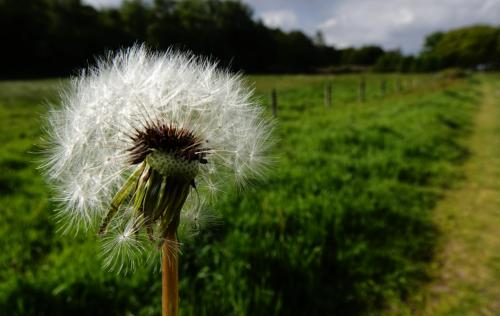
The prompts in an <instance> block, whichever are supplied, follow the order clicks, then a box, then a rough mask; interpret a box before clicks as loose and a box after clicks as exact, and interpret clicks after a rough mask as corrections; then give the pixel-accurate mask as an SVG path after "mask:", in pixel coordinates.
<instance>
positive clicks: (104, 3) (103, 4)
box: [83, 0, 123, 8]
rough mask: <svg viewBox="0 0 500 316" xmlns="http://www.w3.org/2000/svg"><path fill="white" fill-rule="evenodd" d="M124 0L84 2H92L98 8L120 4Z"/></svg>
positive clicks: (88, 1)
mask: <svg viewBox="0 0 500 316" xmlns="http://www.w3.org/2000/svg"><path fill="white" fill-rule="evenodd" d="M122 2H123V0H83V3H86V4H90V5H91V6H94V7H96V8H107V7H116V6H119V5H120V4H121V3H122Z"/></svg>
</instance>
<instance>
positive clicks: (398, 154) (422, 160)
mask: <svg viewBox="0 0 500 316" xmlns="http://www.w3.org/2000/svg"><path fill="white" fill-rule="evenodd" d="M381 78H382V77H381V76H377V75H369V76H367V79H366V80H367V99H368V102H366V103H363V104H362V103H359V102H357V101H356V98H357V97H356V94H357V82H358V80H359V77H357V76H340V77H326V76H253V77H249V78H248V80H249V81H250V82H252V81H256V84H255V88H256V92H257V97H258V98H260V99H261V100H262V101H263V103H264V106H268V103H269V101H268V99H267V97H268V95H269V91H270V89H272V88H276V89H277V91H278V96H279V111H278V115H279V117H278V125H277V130H276V136H277V138H278V139H279V141H278V145H277V146H276V155H277V156H278V157H279V162H278V163H277V164H276V168H275V171H274V172H273V173H272V174H270V175H269V180H268V181H267V182H263V183H260V184H258V185H257V186H256V187H255V188H252V189H250V190H247V191H245V192H243V194H241V193H240V194H237V193H235V192H229V193H228V194H226V195H224V196H222V197H221V198H220V201H219V202H218V205H216V206H215V209H216V210H217V211H218V212H219V213H220V215H221V219H222V223H221V225H218V226H217V227H215V228H213V229H212V230H209V231H206V232H203V234H202V235H201V237H200V238H199V240H197V242H196V243H190V244H186V245H185V246H184V248H183V255H182V256H181V267H180V269H181V271H180V274H181V311H182V312H183V314H184V315H273V314H275V315H306V314H307V315H329V314H333V313H338V314H342V315H362V314H377V313H378V312H379V311H381V310H383V309H384V308H385V307H386V306H387V305H388V304H390V303H391V302H400V301H404V300H405V298H406V297H407V296H408V294H409V293H410V292H412V291H413V290H414V289H415V288H416V287H418V286H419V284H420V283H421V282H422V281H423V280H425V279H426V271H427V267H428V262H429V261H430V260H431V259H432V258H433V252H434V249H435V242H436V235H437V231H436V227H435V225H434V224H433V222H432V208H433V207H434V205H435V203H436V201H437V200H438V199H439V198H440V196H441V195H442V192H443V189H445V188H446V187H448V186H449V185H451V184H452V183H453V181H454V179H457V178H458V177H459V176H460V174H459V173H458V172H457V170H459V169H458V168H457V165H458V164H460V163H462V162H463V161H464V160H465V159H466V158H467V149H466V148H465V147H464V146H463V145H461V142H460V141H461V140H462V139H464V137H465V136H466V135H467V134H468V132H469V130H470V126H471V121H472V117H473V114H474V113H475V112H476V108H477V106H476V104H477V102H478V99H479V96H480V95H479V92H478V85H477V83H475V82H473V81H456V82H447V83H444V82H441V81H435V79H434V78H432V77H428V76H411V78H415V82H417V80H418V82H419V84H418V85H416V86H415V87H414V89H412V90H410V89H406V90H405V91H404V92H402V93H398V92H397V91H395V90H394V88H391V87H394V86H395V82H396V81H395V80H396V78H397V77H396V76H391V75H387V76H385V78H387V79H388V80H389V81H390V83H389V87H388V95H387V96H386V97H385V98H382V97H381V96H380V95H379V92H380V91H379V82H380V80H381ZM327 80H329V81H330V80H331V81H332V83H333V106H332V107H331V108H328V109H326V108H325V107H324V105H323V103H322V102H323V96H322V90H323V86H324V83H325V82H326V81H327ZM58 84H59V83H58V82H56V81H37V82H1V83H0V126H1V127H0V129H1V136H0V137H1V139H2V145H3V146H2V152H1V153H0V165H1V174H0V191H1V197H0V205H1V206H0V210H1V211H0V222H1V223H2V225H1V226H0V238H1V239H2V241H3V242H2V243H0V310H5V311H9V314H10V315H69V314H71V315H125V314H127V315H157V314H159V312H160V305H161V304H160V285H161V284H160V283H161V281H160V275H159V274H158V271H154V268H151V267H144V268H143V269H139V271H137V272H136V273H135V274H134V275H131V276H126V277H123V276H117V275H114V274H109V273H107V272H104V271H102V269H101V268H100V261H99V259H98V255H97V252H98V251H97V250H96V247H95V242H94V240H93V239H94V238H93V237H90V238H89V239H90V240H88V241H86V239H84V238H78V239H74V238H73V237H72V236H64V237H61V236H60V235H59V234H57V233H56V228H57V227H56V224H55V223H54V221H53V220H52V219H51V208H52V205H51V203H50V202H49V200H48V195H49V190H48V189H47V187H46V186H45V185H44V182H43V180H42V178H41V177H40V175H39V173H38V171H37V170H36V169H35V167H36V162H35V160H36V154H33V153H34V152H36V150H37V145H36V144H37V143H39V137H40V136H41V119H40V115H41V114H43V113H44V112H45V111H46V108H47V107H46V106H45V105H44V104H43V103H41V101H42V100H48V101H51V100H54V99H55V96H56V94H55V90H54V89H55V88H54V87H56V86H57V85H58ZM62 84H64V83H62Z"/></svg>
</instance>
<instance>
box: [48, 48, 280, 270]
mask: <svg viewBox="0 0 500 316" xmlns="http://www.w3.org/2000/svg"><path fill="white" fill-rule="evenodd" d="M251 95H252V91H251V90H250V89H248V88H247V87H246V86H245V84H244V82H243V81H242V78H241V76H238V75H231V74H229V73H228V72H227V71H223V70H218V69H217V65H216V64H215V63H213V62H210V61H208V60H204V59H200V58H196V57H195V56H193V55H191V54H183V53H179V52H175V51H173V50H169V51H167V52H165V53H153V52H150V51H148V50H147V49H146V48H144V47H143V46H134V47H132V48H130V49H127V50H123V51H120V52H118V53H116V54H110V55H108V56H107V57H106V58H103V59H102V60H100V61H99V62H98V64H97V66H95V67H93V68H90V69H88V70H85V71H82V72H81V74H80V75H79V76H77V77H76V78H73V79H72V80H71V83H70V85H69V87H68V88H67V89H66V90H64V91H63V92H62V93H61V107H59V108H55V109H53V110H52V111H51V112H50V114H49V119H48V126H47V133H46V134H47V135H46V141H47V151H46V155H45V157H46V158H45V160H44V163H43V165H42V168H43V169H44V171H45V173H46V174H47V176H48V178H49V180H50V182H51V183H52V184H53V185H54V188H55V192H56V193H55V194H56V197H55V200H56V201H57V202H58V203H59V204H60V208H59V211H58V215H57V217H58V219H59V220H60V221H61V222H62V223H63V224H64V225H65V226H67V227H69V228H74V227H78V229H80V228H81V230H83V231H85V230H89V229H94V228H95V226H96V223H101V228H100V233H102V234H105V236H104V238H103V253H104V254H106V256H105V257H106V258H108V259H105V265H106V266H107V267H113V268H114V269H117V270H123V269H125V268H124V267H125V265H126V261H131V262H133V261H134V260H133V259H134V258H135V257H138V254H140V253H142V252H145V251H146V249H149V248H148V247H147V246H145V243H147V242H148V240H149V244H151V241H155V242H158V241H159V242H162V241H163V238H164V236H163V235H164V234H165V231H168V230H171V229H172V227H173V228H174V229H177V227H181V226H182V225H181V224H182V222H186V223H187V222H195V223H201V222H204V220H203V219H204V218H205V219H207V218H208V217H203V216H202V215H201V214H202V213H203V211H202V210H203V209H205V208H204V207H200V206H199V205H205V204H206V203H205V201H208V200H213V199H214V197H215V198H216V196H217V194H218V193H219V192H220V191H221V188H220V185H221V184H227V183H236V184H238V186H243V185H244V184H245V183H247V182H248V180H250V179H252V178H255V177H262V176H263V175H265V173H266V170H267V169H268V166H269V161H270V160H269V158H268V152H269V146H270V144H271V143H272V142H271V141H270V139H271V130H272V124H271V123H270V122H269V121H267V120H265V119H263V115H262V111H263V108H262V107H261V106H259V105H258V104H256V103H254V101H252V98H251ZM195 188H196V192H197V193H196V194H194V193H193V192H194V191H195ZM196 199H198V200H200V201H201V200H203V202H198V204H199V205H198V206H197V207H193V205H195V203H194V202H193V201H195V200H196ZM181 209H183V211H182V212H180V214H177V212H178V211H179V210H181ZM184 210H185V211H184ZM194 210H196V211H194ZM195 214H197V215H195ZM179 221H180V223H179ZM205 222H207V221H205ZM97 225H99V224H97ZM179 225H181V226H179ZM196 225H199V224H196ZM196 225H194V226H196ZM187 226H189V225H187ZM187 226H186V227H187ZM194 226H193V227H194Z"/></svg>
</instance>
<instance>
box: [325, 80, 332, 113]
mask: <svg viewBox="0 0 500 316" xmlns="http://www.w3.org/2000/svg"><path fill="white" fill-rule="evenodd" d="M331 105H332V84H331V83H330V82H327V83H326V84H325V107H327V108H328V107H330V106H331Z"/></svg>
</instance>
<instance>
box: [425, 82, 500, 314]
mask: <svg viewBox="0 0 500 316" xmlns="http://www.w3.org/2000/svg"><path fill="white" fill-rule="evenodd" d="M482 85H483V87H482V92H483V103H482V105H481V109H480V110H479V113H478V115H477V117H476V121H475V125H474V131H473V134H472V135H471V137H470V139H469V140H468V141H469V149H470V151H471V157H470V160H469V161H468V162H467V163H466V164H465V166H464V172H465V179H464V181H463V183H461V184H460V185H459V186H458V187H457V188H456V189H455V190H452V191H450V193H449V194H448V195H447V196H446V198H445V199H444V200H442V202H441V203H440V204H438V207H437V209H436V210H435V214H436V223H437V225H438V226H439V228H440V229H441V231H442V234H443V238H442V241H441V246H440V248H439V249H438V255H437V262H438V265H437V266H436V267H434V272H433V273H434V274H435V281H434V282H432V283H431V284H430V286H429V288H427V290H426V291H425V294H424V297H423V300H424V301H423V302H424V305H423V309H422V310H421V311H420V312H419V313H418V314H422V315H433V316H434V315H447V316H450V315H500V79H499V78H498V77H496V80H492V78H485V79H483V80H482Z"/></svg>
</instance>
